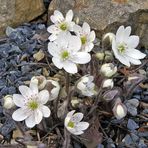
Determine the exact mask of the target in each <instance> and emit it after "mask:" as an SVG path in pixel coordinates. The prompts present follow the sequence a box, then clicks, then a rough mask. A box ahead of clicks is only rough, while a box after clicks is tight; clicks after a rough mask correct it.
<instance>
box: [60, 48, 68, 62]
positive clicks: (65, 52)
mask: <svg viewBox="0 0 148 148" xmlns="http://www.w3.org/2000/svg"><path fill="white" fill-rule="evenodd" d="M61 57H62V59H63V60H66V59H68V57H69V52H68V51H67V50H64V51H63V52H62V54H61Z"/></svg>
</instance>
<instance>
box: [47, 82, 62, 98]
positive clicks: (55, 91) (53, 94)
mask: <svg viewBox="0 0 148 148" xmlns="http://www.w3.org/2000/svg"><path fill="white" fill-rule="evenodd" d="M45 89H46V90H48V92H49V94H50V101H52V100H54V99H56V98H57V97H58V95H59V91H60V85H59V83H58V82H57V81H54V80H47V83H46V86H45Z"/></svg>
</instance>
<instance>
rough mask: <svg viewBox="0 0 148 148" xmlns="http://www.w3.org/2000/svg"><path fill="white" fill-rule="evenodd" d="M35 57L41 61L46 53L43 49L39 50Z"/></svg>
mask: <svg viewBox="0 0 148 148" xmlns="http://www.w3.org/2000/svg"><path fill="white" fill-rule="evenodd" d="M33 57H34V59H35V60H37V61H41V60H42V59H44V57H45V54H44V52H43V50H39V51H38V52H37V53H35V54H34V55H33Z"/></svg>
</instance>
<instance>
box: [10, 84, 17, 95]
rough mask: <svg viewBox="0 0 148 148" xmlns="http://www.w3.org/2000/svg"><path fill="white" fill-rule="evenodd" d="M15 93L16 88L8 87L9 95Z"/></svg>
mask: <svg viewBox="0 0 148 148" xmlns="http://www.w3.org/2000/svg"><path fill="white" fill-rule="evenodd" d="M15 93H16V88H15V87H13V86H10V87H9V94H15Z"/></svg>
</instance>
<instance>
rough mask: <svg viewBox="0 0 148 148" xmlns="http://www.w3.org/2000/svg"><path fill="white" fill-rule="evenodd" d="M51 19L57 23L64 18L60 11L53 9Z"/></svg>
mask: <svg viewBox="0 0 148 148" xmlns="http://www.w3.org/2000/svg"><path fill="white" fill-rule="evenodd" d="M51 19H52V20H54V21H56V23H57V22H62V21H63V20H64V17H63V14H62V13H61V12H60V11H58V10H55V11H54V19H53V18H51Z"/></svg>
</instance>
